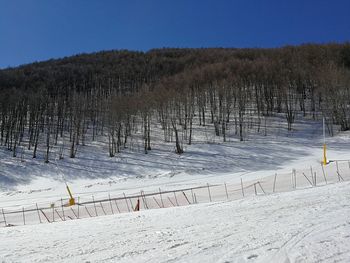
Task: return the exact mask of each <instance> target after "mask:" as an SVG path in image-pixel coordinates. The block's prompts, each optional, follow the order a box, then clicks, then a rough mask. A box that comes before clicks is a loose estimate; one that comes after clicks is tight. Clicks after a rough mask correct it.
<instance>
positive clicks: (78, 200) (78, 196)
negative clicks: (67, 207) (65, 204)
mask: <svg viewBox="0 0 350 263" xmlns="http://www.w3.org/2000/svg"><path fill="white" fill-rule="evenodd" d="M79 217H80V197H79V196H78V219H79Z"/></svg>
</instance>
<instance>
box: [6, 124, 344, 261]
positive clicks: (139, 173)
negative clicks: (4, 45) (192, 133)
mask: <svg viewBox="0 0 350 263" xmlns="http://www.w3.org/2000/svg"><path fill="white" fill-rule="evenodd" d="M282 126H283V125H282V124H281V125H280V126H278V127H276V125H275V128H274V130H273V132H268V133H267V134H266V135H263V134H260V135H259V134H258V135H256V134H255V135H254V136H249V134H248V135H247V137H246V141H244V142H239V140H237V138H235V136H231V137H228V141H227V142H225V143H222V141H220V139H218V138H216V137H215V136H211V135H210V134H211V133H208V132H203V131H197V133H196V134H197V137H196V139H195V140H194V142H193V145H191V146H186V145H185V153H184V154H183V155H181V156H179V155H176V154H174V152H173V148H174V145H173V143H161V139H157V136H158V135H159V134H154V138H153V142H154V143H153V149H152V150H151V151H149V153H148V154H147V155H146V154H144V153H143V152H142V150H140V148H141V149H142V145H139V144H137V143H136V142H134V143H130V144H129V145H128V148H127V149H125V150H124V151H123V152H122V153H121V154H119V155H117V156H116V157H114V158H109V157H108V156H107V150H106V147H107V146H106V144H105V142H99V141H97V142H93V143H91V144H90V145H88V146H81V147H80V148H79V152H78V157H77V158H76V159H70V158H68V157H67V156H65V158H64V159H62V160H56V161H54V160H55V159H57V158H55V156H58V149H55V148H53V149H52V153H51V154H52V158H51V162H50V163H49V164H44V162H43V157H42V156H43V155H41V157H40V155H39V158H37V159H32V158H31V155H30V153H28V152H25V151H24V152H23V158H22V160H21V158H13V157H11V154H10V153H9V152H7V151H6V150H4V149H1V151H0V208H3V209H4V210H5V212H8V211H11V210H21V209H23V208H24V209H27V208H30V207H33V205H34V206H35V205H36V204H38V205H39V207H49V205H50V204H52V203H57V202H59V200H60V199H61V198H67V197H68V194H67V192H66V187H65V181H66V182H67V183H68V184H69V186H70V187H71V190H72V191H73V195H74V197H75V198H80V200H83V201H89V200H91V198H92V196H94V197H95V199H96V200H98V199H101V198H102V199H103V198H108V197H109V195H110V196H111V197H112V198H113V197H116V196H120V195H122V194H124V193H125V194H127V195H130V194H135V193H140V190H144V191H145V192H146V193H147V192H148V193H151V192H155V191H158V190H159V188H161V189H162V190H173V189H183V188H189V187H196V186H203V185H206V184H207V183H209V184H211V185H215V184H220V185H221V186H220V192H217V194H220V199H216V198H215V197H217V196H215V194H214V193H213V199H214V200H213V201H214V202H211V203H201V204H191V205H188V206H181V207H173V208H164V209H149V210H143V209H142V211H140V212H132V213H120V214H116V215H111V216H99V217H93V218H85V219H78V220H69V221H64V222H56V223H51V224H49V223H45V224H39V223H37V224H34V225H28V224H27V225H25V226H15V227H3V226H4V222H2V221H3V220H2V218H0V226H1V227H0V261H3V262H349V261H350V252H349V251H350V246H349V244H350V183H349V181H347V180H349V178H350V162H349V161H348V160H350V133H349V132H345V133H340V134H336V136H334V137H332V138H329V137H327V146H328V151H327V154H328V159H329V160H333V161H334V162H332V163H331V164H329V165H327V166H326V167H325V173H326V177H327V178H328V179H327V180H328V184H326V181H325V180H323V175H322V172H321V165H320V161H321V159H322V144H323V139H322V129H321V127H322V123H321V122H320V121H312V120H308V121H298V123H296V124H295V125H294V130H293V131H292V132H288V131H286V129H285V128H283V127H282ZM335 160H339V161H341V162H340V163H339V172H340V174H341V175H342V176H343V177H344V179H345V181H342V180H340V178H339V177H338V176H337V174H336V171H337V170H338V168H337V167H336V162H335ZM294 169H295V170H296V173H297V187H296V189H295V187H293V182H291V174H292V171H293V170H294ZM314 172H317V187H311V186H310V185H308V184H309V183H308V182H307V181H306V179H305V178H306V177H308V178H309V179H311V174H313V173H314ZM276 174H278V177H277V178H278V179H277V188H276V191H277V192H279V193H274V194H271V193H272V184H273V181H274V176H275V175H276ZM304 174H305V175H304ZM241 179H242V181H243V182H244V184H245V185H247V184H248V183H249V182H252V181H254V180H259V181H261V182H262V186H263V187H265V190H266V189H267V190H268V191H266V192H267V195H263V194H261V192H260V193H259V195H258V196H255V195H254V191H253V190H252V189H251V188H250V190H251V192H250V195H246V196H245V197H243V196H240V197H239V198H240V199H239V200H232V199H235V198H232V196H230V199H231V200H230V201H224V200H226V196H225V194H224V192H223V191H224V190H223V189H224V188H223V185H224V183H227V185H228V186H230V185H237V186H238V189H239V187H240V182H241V181H240V180H241ZM302 180H304V181H302ZM338 181H341V182H338ZM264 182H265V183H264ZM335 182H337V183H335ZM281 187H282V188H281ZM289 190H290V191H289ZM231 191H232V189H231ZM286 191H287V192H286ZM281 192H283V193H281ZM235 193H238V194H239V193H240V192H235ZM230 194H232V192H231V193H230ZM199 197H200V196H199ZM207 198H208V197H207ZM219 200H220V201H219ZM205 202H209V201H208V200H207V201H205ZM0 217H1V211H0Z"/></svg>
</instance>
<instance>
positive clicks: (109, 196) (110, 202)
mask: <svg viewBox="0 0 350 263" xmlns="http://www.w3.org/2000/svg"><path fill="white" fill-rule="evenodd" d="M108 199H109V205H110V206H111V211H112V215H113V214H114V212H113V206H112V201H111V195H110V194H109V193H108Z"/></svg>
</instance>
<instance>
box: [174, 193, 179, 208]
mask: <svg viewBox="0 0 350 263" xmlns="http://www.w3.org/2000/svg"><path fill="white" fill-rule="evenodd" d="M173 193H174V198H175V202H176V205H177V206H179V203H178V202H177V197H176V194H175V191H174V192H173Z"/></svg>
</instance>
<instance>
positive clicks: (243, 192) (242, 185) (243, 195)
mask: <svg viewBox="0 0 350 263" xmlns="http://www.w3.org/2000/svg"><path fill="white" fill-rule="evenodd" d="M241 189H242V195H243V197H244V188H243V180H242V177H241Z"/></svg>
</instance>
